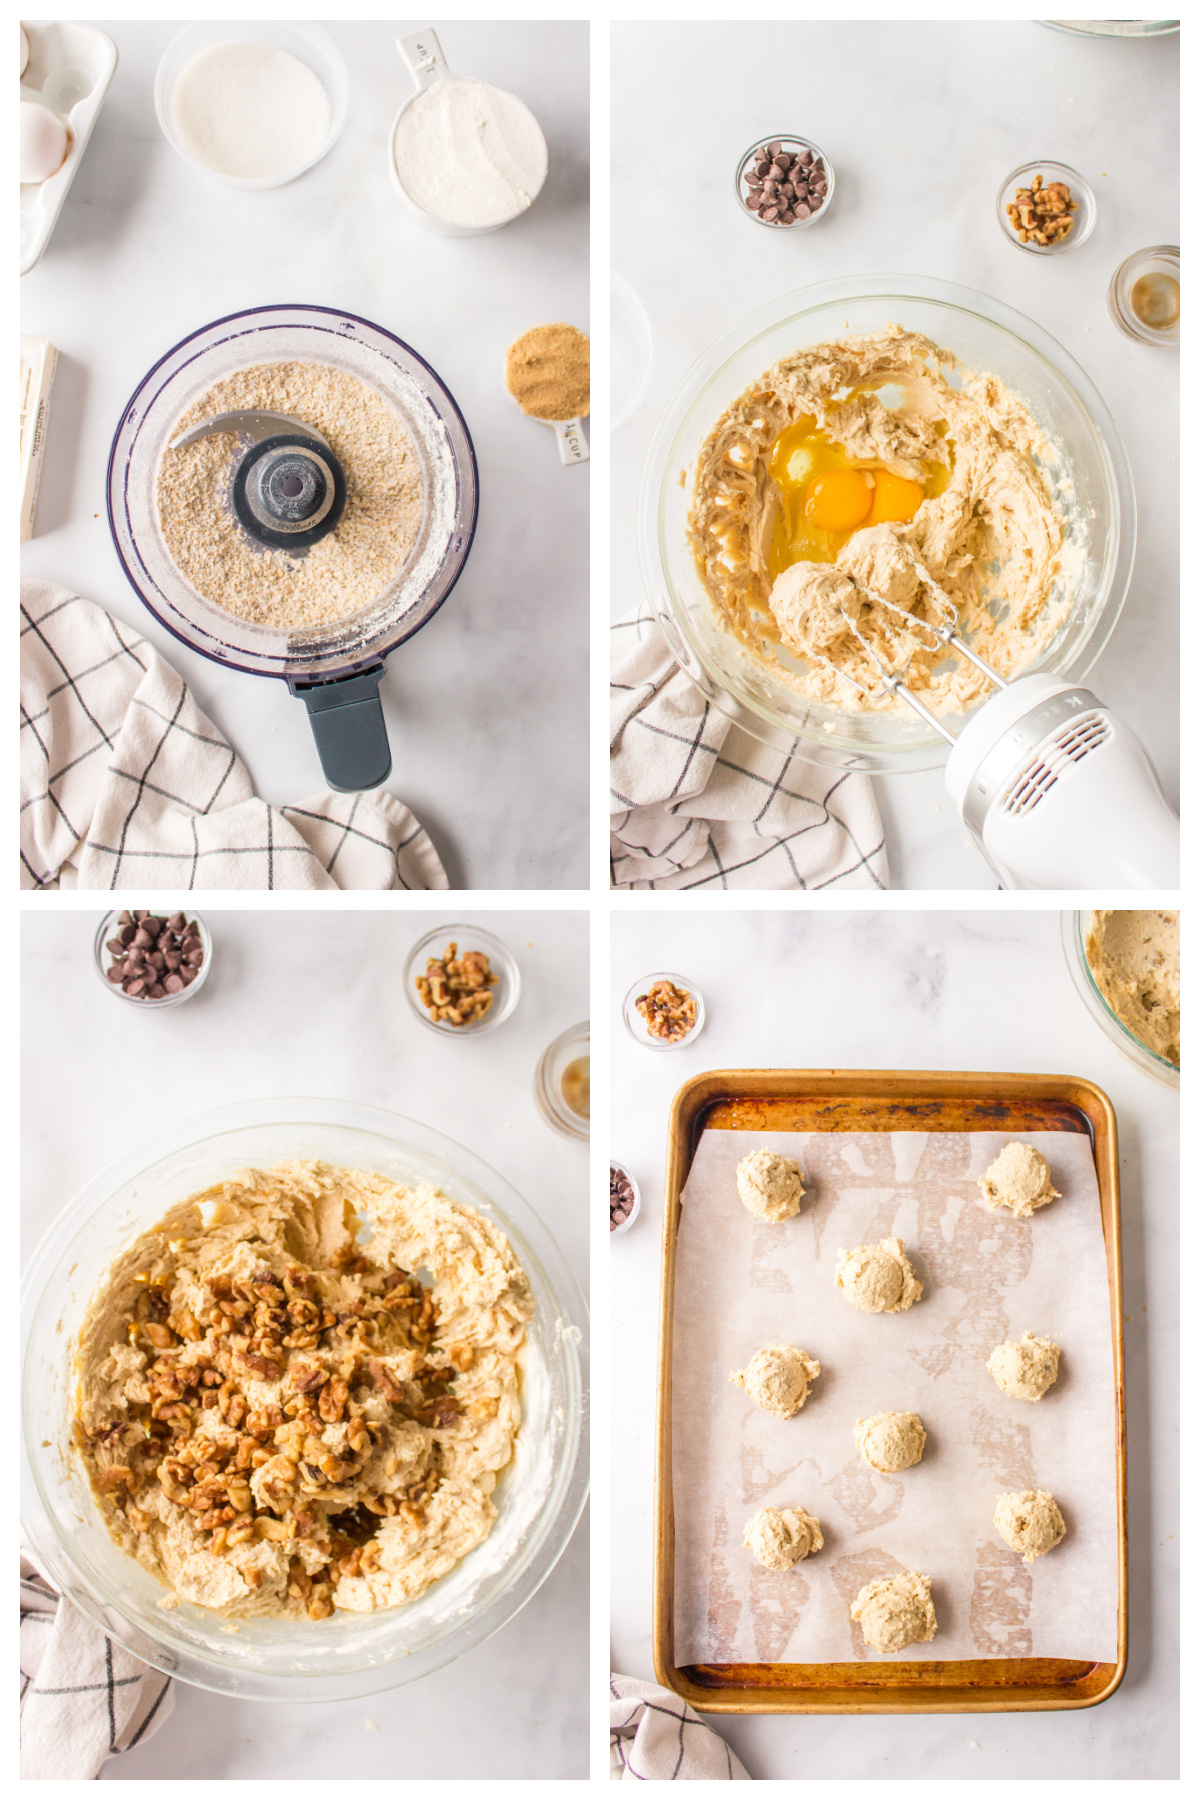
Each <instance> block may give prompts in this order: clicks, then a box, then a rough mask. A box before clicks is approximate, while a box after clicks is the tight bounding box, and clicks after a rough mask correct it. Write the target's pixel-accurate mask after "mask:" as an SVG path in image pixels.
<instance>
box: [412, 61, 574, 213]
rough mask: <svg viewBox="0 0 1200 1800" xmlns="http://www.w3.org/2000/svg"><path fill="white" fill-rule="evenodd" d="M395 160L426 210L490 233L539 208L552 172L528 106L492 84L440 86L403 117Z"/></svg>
mask: <svg viewBox="0 0 1200 1800" xmlns="http://www.w3.org/2000/svg"><path fill="white" fill-rule="evenodd" d="M392 153H393V156H394V157H395V162H396V173H397V174H398V175H399V177H400V184H401V186H402V187H403V188H404V190H405V192H406V193H407V194H408V195H409V197H410V198H411V199H413V200H415V201H416V203H417V205H418V206H419V207H421V208H422V209H423V210H424V211H425V212H427V213H432V215H433V217H434V218H436V219H445V220H446V221H447V222H448V223H449V224H452V225H469V226H474V227H476V228H477V229H483V230H486V229H487V228H488V227H490V226H494V225H503V224H505V223H507V221H508V220H509V219H515V218H516V217H517V215H518V214H519V213H522V212H524V211H525V209H526V208H527V207H529V206H532V204H533V202H534V201H535V200H536V199H537V196H538V194H539V193H540V192H541V188H542V184H543V182H544V181H545V179H546V169H547V166H548V164H547V155H546V140H545V138H544V137H543V136H542V129H541V126H540V125H539V124H538V122H537V120H536V119H535V118H534V116H533V114H532V113H531V112H530V110H529V108H528V107H527V106H526V105H525V102H524V101H523V100H518V99H517V96H516V95H515V94H510V93H508V92H507V91H506V90H505V89H504V88H498V87H493V86H492V85H491V83H490V82H488V81H459V80H457V79H455V80H449V81H435V82H434V84H433V86H432V87H431V88H427V89H426V91H425V92H424V93H423V94H418V95H417V97H416V99H415V100H414V101H413V102H412V104H411V106H408V107H406V108H405V110H404V111H403V113H402V114H401V115H400V119H399V122H398V124H397V126H396V137H395V142H394V144H393V146H392Z"/></svg>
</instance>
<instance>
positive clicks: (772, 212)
mask: <svg viewBox="0 0 1200 1800" xmlns="http://www.w3.org/2000/svg"><path fill="white" fill-rule="evenodd" d="M758 216H759V218H760V219H765V220H766V221H767V224H768V225H770V224H771V223H772V222H773V221H774V220H775V219H777V218H778V217H779V208H778V207H777V206H764V207H763V209H762V211H761V212H760V213H759V215H758Z"/></svg>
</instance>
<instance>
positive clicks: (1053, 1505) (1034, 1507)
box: [992, 1489, 1067, 1563]
mask: <svg viewBox="0 0 1200 1800" xmlns="http://www.w3.org/2000/svg"><path fill="white" fill-rule="evenodd" d="M992 1524H993V1525H994V1526H995V1527H996V1530H997V1531H998V1532H999V1533H1000V1536H1001V1537H1002V1538H1003V1539H1004V1541H1005V1543H1006V1544H1007V1545H1008V1547H1009V1549H1010V1550H1019V1551H1020V1553H1021V1555H1022V1556H1023V1557H1024V1558H1025V1561H1026V1562H1029V1563H1031V1562H1032V1561H1033V1559H1034V1557H1035V1556H1045V1554H1046V1552H1047V1550H1053V1548H1054V1546H1055V1544H1061V1543H1062V1541H1063V1539H1064V1538H1065V1537H1066V1535H1067V1528H1066V1526H1065V1525H1064V1524H1063V1516H1062V1514H1061V1513H1060V1512H1059V1510H1058V1502H1057V1501H1056V1500H1055V1498H1054V1495H1053V1494H1042V1493H1034V1492H1033V1490H1032V1489H1028V1490H1027V1491H1026V1492H1025V1493H1023V1494H1001V1496H1000V1498H999V1500H997V1502H996V1512H995V1516H994V1517H993V1519H992Z"/></svg>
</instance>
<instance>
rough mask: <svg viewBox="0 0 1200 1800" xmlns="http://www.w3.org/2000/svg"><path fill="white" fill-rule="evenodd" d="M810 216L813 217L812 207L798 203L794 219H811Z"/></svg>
mask: <svg viewBox="0 0 1200 1800" xmlns="http://www.w3.org/2000/svg"><path fill="white" fill-rule="evenodd" d="M812 216H813V209H812V207H811V206H806V205H805V204H804V203H803V201H802V202H801V203H800V205H799V206H798V207H797V208H796V217H797V218H798V219H811V218H812Z"/></svg>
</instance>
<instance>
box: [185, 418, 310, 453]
mask: <svg viewBox="0 0 1200 1800" xmlns="http://www.w3.org/2000/svg"><path fill="white" fill-rule="evenodd" d="M220 432H229V433H230V434H232V435H236V436H244V437H250V438H253V439H254V442H255V443H256V444H261V442H262V440H263V439H264V438H269V437H273V436H277V435H278V434H279V433H280V432H298V433H299V434H300V435H301V436H303V437H310V438H314V439H315V440H316V442H317V443H318V444H324V445H325V448H326V450H328V449H329V444H328V442H327V441H326V439H325V438H323V437H322V436H321V433H320V432H319V431H318V430H317V428H316V426H315V425H308V424H306V423H305V421H304V420H303V419H293V418H292V417H291V415H290V414H289V413H274V412H226V413H216V414H214V415H213V417H212V418H210V419H201V421H200V423H199V424H198V425H193V426H192V428H191V430H190V431H183V432H180V434H179V436H178V437H176V438H172V439H171V444H170V448H171V449H172V450H186V449H187V447H188V445H189V444H194V443H197V442H198V441H199V439H200V438H205V437H215V436H216V435H217V434H218V433H220Z"/></svg>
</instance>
